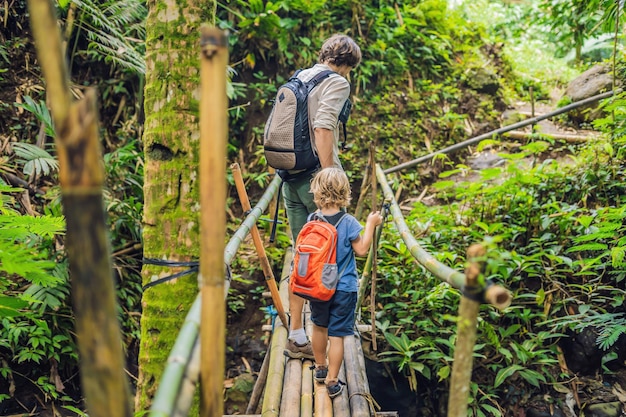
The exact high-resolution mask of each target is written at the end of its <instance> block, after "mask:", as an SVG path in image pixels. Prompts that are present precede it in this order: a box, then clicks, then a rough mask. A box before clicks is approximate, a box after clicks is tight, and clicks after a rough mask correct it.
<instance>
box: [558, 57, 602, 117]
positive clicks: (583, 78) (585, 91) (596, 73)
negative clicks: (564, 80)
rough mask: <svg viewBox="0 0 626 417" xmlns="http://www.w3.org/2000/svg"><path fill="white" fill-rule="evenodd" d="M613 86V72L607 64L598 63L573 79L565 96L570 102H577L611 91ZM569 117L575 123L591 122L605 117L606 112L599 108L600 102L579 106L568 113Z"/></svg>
mask: <svg viewBox="0 0 626 417" xmlns="http://www.w3.org/2000/svg"><path fill="white" fill-rule="evenodd" d="M612 86H613V73H612V71H611V68H610V67H609V66H608V65H606V64H600V65H596V66H594V67H591V68H590V69H588V70H587V71H585V72H583V73H582V74H581V75H579V76H578V77H576V78H575V79H574V80H572V81H571V82H570V83H569V85H568V86H567V89H566V90H565V93H564V97H567V99H568V101H569V102H576V101H580V100H584V99H586V98H589V97H593V96H595V95H597V94H600V93H604V92H606V91H609V90H610V89H611V87H612ZM568 117H569V119H570V120H572V121H573V122H575V123H578V124H580V123H589V122H592V121H593V120H595V119H598V118H601V117H604V112H603V111H602V110H600V109H599V108H598V102H597V101H596V102H594V103H589V104H587V105H585V106H582V107H578V108H576V109H574V110H572V111H570V112H569V113H568Z"/></svg>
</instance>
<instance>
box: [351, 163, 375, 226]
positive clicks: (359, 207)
mask: <svg viewBox="0 0 626 417" xmlns="http://www.w3.org/2000/svg"><path fill="white" fill-rule="evenodd" d="M370 171H371V169H366V170H365V173H364V174H363V179H362V181H361V191H360V192H359V199H358V200H357V202H356V208H355V209H354V217H355V218H356V219H357V220H359V219H361V215H362V214H363V201H364V200H365V196H366V194H367V189H368V188H369V185H370V180H369V176H370V175H371V173H370Z"/></svg>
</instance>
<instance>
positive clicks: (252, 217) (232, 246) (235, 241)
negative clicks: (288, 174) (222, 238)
mask: <svg viewBox="0 0 626 417" xmlns="http://www.w3.org/2000/svg"><path fill="white" fill-rule="evenodd" d="M280 183H281V179H280V177H279V176H278V175H277V176H276V177H275V178H274V179H273V180H272V182H270V185H268V187H267V189H266V190H265V193H263V195H262V196H261V198H260V199H259V202H258V203H257V205H256V206H255V207H254V208H253V209H252V210H251V211H250V214H248V216H246V219H245V220H244V221H243V223H241V225H240V226H239V229H237V231H236V232H235V234H234V235H233V237H232V238H231V239H230V241H229V242H228V244H227V245H226V249H225V250H224V262H225V263H226V264H228V265H230V264H231V262H232V260H233V259H234V258H235V255H236V254H237V250H238V249H239V246H240V245H241V243H242V242H243V241H244V239H245V238H246V236H248V234H249V233H250V230H252V228H253V227H254V226H255V225H256V222H257V221H258V219H259V217H261V215H262V214H263V212H264V211H265V209H267V207H268V205H269V204H270V202H271V200H272V198H273V196H275V195H276V194H277V191H278V187H279V186H280ZM283 305H284V303H283Z"/></svg>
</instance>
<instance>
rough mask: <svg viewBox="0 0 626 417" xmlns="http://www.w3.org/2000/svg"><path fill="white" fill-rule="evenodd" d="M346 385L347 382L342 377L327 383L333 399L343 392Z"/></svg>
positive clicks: (329, 394) (327, 388)
mask: <svg viewBox="0 0 626 417" xmlns="http://www.w3.org/2000/svg"><path fill="white" fill-rule="evenodd" d="M344 385H346V383H345V382H343V381H342V380H340V379H337V380H336V381H334V382H331V383H330V384H326V390H327V391H328V396H329V397H330V398H331V399H333V398H335V397H336V396H338V395H339V394H341V392H342V391H343V386H344Z"/></svg>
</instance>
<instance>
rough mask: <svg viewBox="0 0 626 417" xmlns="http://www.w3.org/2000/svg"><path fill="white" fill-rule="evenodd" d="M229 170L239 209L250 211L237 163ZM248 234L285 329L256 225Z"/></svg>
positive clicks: (283, 314) (285, 319)
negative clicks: (239, 202) (238, 201)
mask: <svg viewBox="0 0 626 417" xmlns="http://www.w3.org/2000/svg"><path fill="white" fill-rule="evenodd" d="M230 170H231V171H232V173H233V178H234V180H235V186H236V187H237V193H238V194H239V200H240V201H241V207H242V208H243V211H244V212H248V211H250V209H251V207H250V200H248V193H247V192H246V187H245V185H244V183H243V176H242V175H241V169H240V168H239V164H238V163H236V162H235V163H234V164H231V166H230ZM250 234H251V235H252V240H253V241H254V247H255V248H256V252H257V254H258V255H259V261H261V268H262V269H263V275H264V276H265V282H266V283H267V286H268V288H269V290H270V293H271V295H272V302H273V303H274V306H275V307H276V310H277V311H278V317H280V321H282V322H283V325H284V326H285V327H289V322H288V321H287V316H286V315H285V309H284V308H283V303H282V301H281V300H280V294H279V293H278V286H277V285H276V279H275V278H274V272H272V267H271V266H270V261H269V260H268V259H267V255H266V254H265V248H264V247H263V240H262V239H261V234H260V233H259V229H258V228H257V227H256V224H255V225H254V226H252V229H250Z"/></svg>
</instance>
